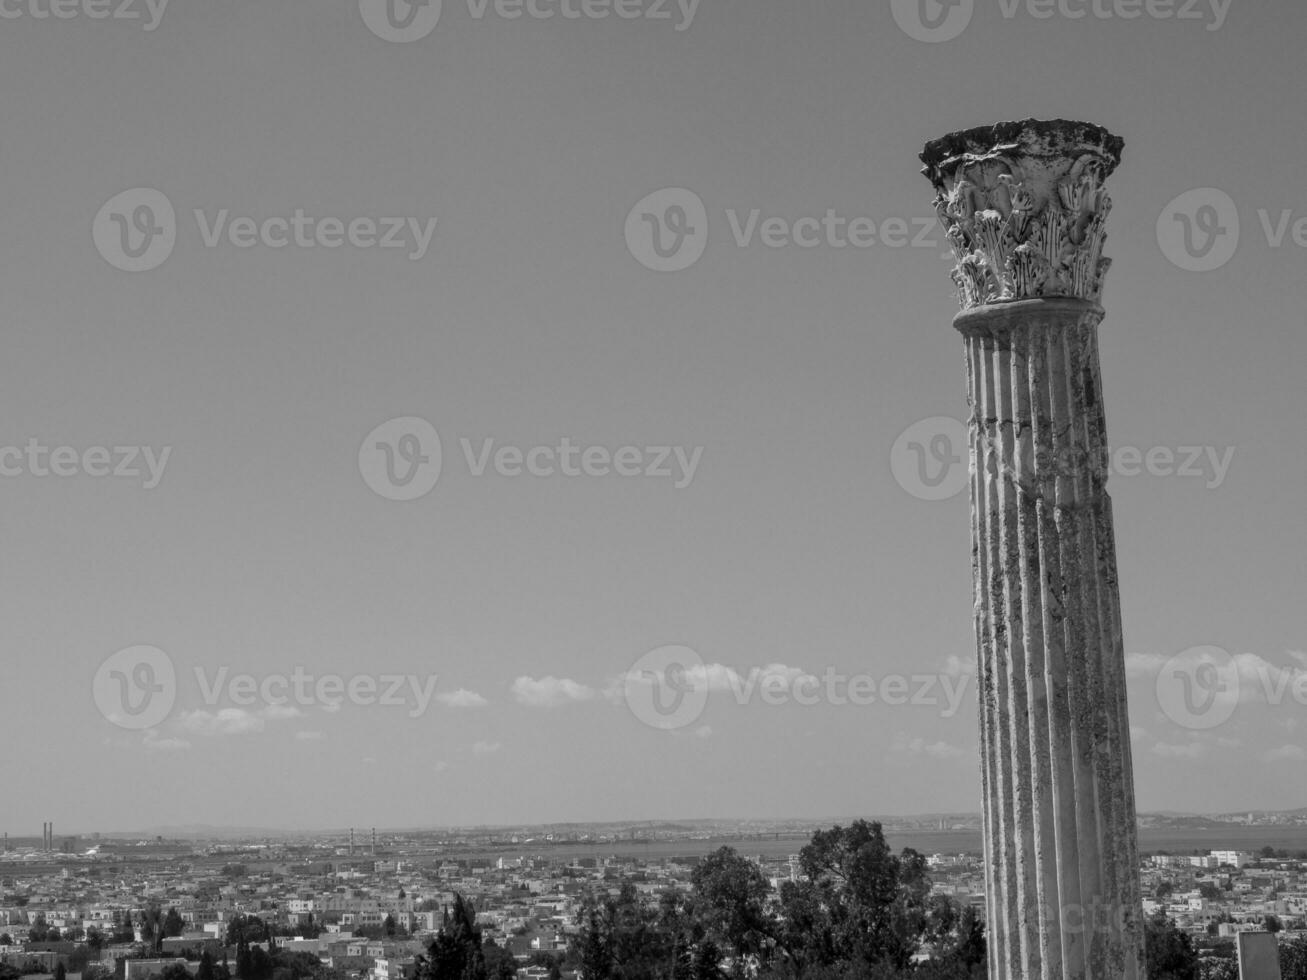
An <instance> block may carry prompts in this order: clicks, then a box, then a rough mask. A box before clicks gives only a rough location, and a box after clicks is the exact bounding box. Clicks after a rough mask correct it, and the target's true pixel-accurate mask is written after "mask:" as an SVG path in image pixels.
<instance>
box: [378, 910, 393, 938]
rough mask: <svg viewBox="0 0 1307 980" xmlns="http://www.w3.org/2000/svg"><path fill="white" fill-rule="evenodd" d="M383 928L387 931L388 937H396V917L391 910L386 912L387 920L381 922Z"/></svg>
mask: <svg viewBox="0 0 1307 980" xmlns="http://www.w3.org/2000/svg"><path fill="white" fill-rule="evenodd" d="M381 928H382V929H383V930H384V931H385V933H386V937H387V938H389V939H394V938H395V917H394V916H393V915H391V914H390V913H389V912H387V913H386V921H385V922H383V923H382V924H381Z"/></svg>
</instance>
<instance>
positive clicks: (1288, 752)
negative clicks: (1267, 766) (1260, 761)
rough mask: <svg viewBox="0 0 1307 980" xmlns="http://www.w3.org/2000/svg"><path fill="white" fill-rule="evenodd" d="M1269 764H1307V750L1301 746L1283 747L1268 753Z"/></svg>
mask: <svg viewBox="0 0 1307 980" xmlns="http://www.w3.org/2000/svg"><path fill="white" fill-rule="evenodd" d="M1265 759H1266V761H1267V762H1307V749H1304V748H1303V747H1302V746H1301V745H1281V746H1280V747H1279V748H1278V749H1271V751H1269V752H1267V753H1266V756H1265Z"/></svg>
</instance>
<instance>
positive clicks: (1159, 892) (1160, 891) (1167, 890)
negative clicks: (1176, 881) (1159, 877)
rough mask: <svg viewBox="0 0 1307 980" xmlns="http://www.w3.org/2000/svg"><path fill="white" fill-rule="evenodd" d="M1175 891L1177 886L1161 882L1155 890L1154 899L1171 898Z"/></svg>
mask: <svg viewBox="0 0 1307 980" xmlns="http://www.w3.org/2000/svg"><path fill="white" fill-rule="evenodd" d="M1174 891H1175V886H1174V885H1172V884H1171V883H1170V882H1169V881H1159V882H1158V883H1157V887H1156V888H1155V889H1153V897H1154V898H1157V899H1163V898H1169V897H1170V896H1171V894H1172V893H1173V892H1174Z"/></svg>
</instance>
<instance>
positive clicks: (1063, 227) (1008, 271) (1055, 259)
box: [921, 119, 1123, 309]
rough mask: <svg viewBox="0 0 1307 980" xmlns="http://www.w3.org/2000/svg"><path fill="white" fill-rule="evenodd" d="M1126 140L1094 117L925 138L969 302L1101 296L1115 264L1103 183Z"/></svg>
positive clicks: (925, 158) (957, 275) (957, 274)
mask: <svg viewBox="0 0 1307 980" xmlns="http://www.w3.org/2000/svg"><path fill="white" fill-rule="evenodd" d="M1122 145H1123V142H1122V140H1121V139H1120V138H1119V137H1116V136H1113V135H1111V134H1110V133H1108V132H1107V130H1105V129H1102V128H1101V127H1098V126H1093V125H1090V124H1089V123H1078V122H1068V121H1066V120H1062V119H1059V120H1055V121H1051V122H1040V121H1037V120H1033V119H1031V120H1026V121H1025V122H1010V123H999V124H998V125H996V126H988V127H982V128H979V129H970V130H966V131H964V132H960V133H952V134H950V135H948V136H945V137H943V138H942V139H938V140H935V141H933V142H931V143H928V144H927V145H926V149H925V151H924V152H923V153H922V154H921V159H922V162H923V163H925V167H924V168H923V171H922V172H923V173H925V174H926V176H927V177H929V178H930V181H931V183H932V184H934V185H935V190H936V192H937V194H936V198H935V210H936V212H937V213H938V214H939V220H940V223H941V224H942V225H943V227H944V233H945V236H946V237H947V238H948V241H949V244H950V245H951V246H952V249H953V254H954V257H955V259H956V260H957V265H956V268H955V269H954V272H953V281H954V282H955V283H956V284H957V287H958V299H959V301H960V303H961V304H962V307H963V308H964V309H970V308H972V307H976V306H981V305H984V304H988V303H1002V302H1009V301H1012V300H1020V299H1030V298H1035V297H1040V296H1074V297H1078V298H1081V299H1087V300H1091V301H1095V302H1097V300H1098V299H1099V297H1100V296H1101V294H1102V288H1103V277H1104V276H1105V275H1106V273H1107V268H1108V266H1109V265H1110V262H1109V260H1107V259H1105V258H1104V257H1103V254H1102V253H1103V241H1104V238H1105V231H1104V223H1105V222H1106V220H1107V215H1108V213H1109V212H1110V211H1111V209H1112V201H1111V198H1109V197H1108V195H1107V192H1106V191H1105V190H1104V189H1103V182H1104V181H1105V180H1106V179H1107V177H1108V176H1109V175H1110V174H1111V173H1112V171H1113V170H1115V169H1116V166H1117V164H1118V163H1119V162H1120V160H1121V148H1122Z"/></svg>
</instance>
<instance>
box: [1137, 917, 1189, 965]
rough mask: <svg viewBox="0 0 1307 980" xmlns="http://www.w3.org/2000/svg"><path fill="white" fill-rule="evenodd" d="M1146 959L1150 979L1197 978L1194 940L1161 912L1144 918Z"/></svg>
mask: <svg viewBox="0 0 1307 980" xmlns="http://www.w3.org/2000/svg"><path fill="white" fill-rule="evenodd" d="M1144 960H1145V963H1146V965H1147V970H1148V980H1197V977H1198V954H1197V952H1195V950H1194V947H1193V943H1192V942H1190V940H1189V937H1188V936H1186V935H1185V934H1184V933H1183V932H1181V931H1180V930H1179V929H1178V928H1176V925H1175V922H1174V921H1173V920H1171V919H1168V918H1167V917H1166V916H1165V915H1163V914H1162V913H1161V912H1158V913H1157V914H1156V915H1153V916H1152V917H1150V918H1149V919H1147V920H1145V922H1144Z"/></svg>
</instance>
